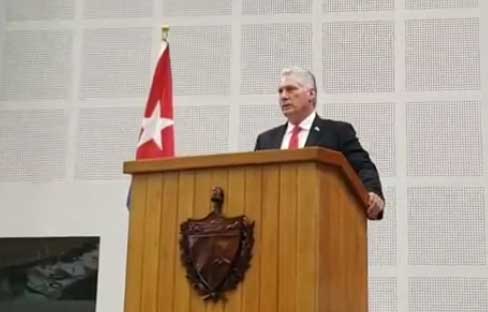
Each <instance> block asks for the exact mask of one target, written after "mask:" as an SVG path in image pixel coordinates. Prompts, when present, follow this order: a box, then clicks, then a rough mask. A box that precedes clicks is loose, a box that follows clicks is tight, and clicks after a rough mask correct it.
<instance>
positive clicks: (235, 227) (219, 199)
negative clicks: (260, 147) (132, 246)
mask: <svg viewBox="0 0 488 312" xmlns="http://www.w3.org/2000/svg"><path fill="white" fill-rule="evenodd" d="M223 199H224V195H223V191H222V189H221V188H219V187H216V188H214V189H213V194H212V198H211V200H212V202H213V211H212V212H210V213H209V214H208V215H207V216H206V217H205V218H203V219H188V220H187V221H186V222H184V223H182V224H181V239H180V247H181V258H182V262H183V265H184V266H185V268H186V271H187V278H188V280H189V281H190V283H191V284H192V286H193V287H194V288H195V289H196V290H197V291H198V293H199V294H200V295H201V296H202V297H203V299H204V300H209V299H211V300H214V301H217V300H219V299H225V296H224V292H225V291H228V290H231V289H234V288H235V287H236V286H237V284H238V283H239V282H240V281H241V280H242V279H243V278H244V273H245V272H246V270H247V269H248V268H249V263H250V260H251V256H252V254H251V251H252V247H253V244H254V237H253V229H254V222H252V223H251V222H250V221H249V220H248V219H247V218H246V217H245V216H239V217H234V218H225V217H224V216H223V215H222V204H223Z"/></svg>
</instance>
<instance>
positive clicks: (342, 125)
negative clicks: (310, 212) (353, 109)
mask: <svg viewBox="0 0 488 312" xmlns="http://www.w3.org/2000/svg"><path fill="white" fill-rule="evenodd" d="M278 92H279V99H280V107H281V111H282V112H283V115H285V117H286V118H287V119H288V122H287V123H286V124H284V125H281V126H278V127H276V128H273V129H271V130H268V131H266V132H263V133H261V134H260V135H259V136H258V138H257V140H256V148H255V149H256V150H264V149H296V148H302V147H306V146H322V147H325V148H329V149H333V150H336V151H339V152H342V154H344V156H345V157H346V158H347V160H348V161H349V163H350V164H351V166H352V167H353V168H354V170H355V171H356V172H357V174H358V175H359V177H360V178H361V180H362V181H363V183H364V185H365V186H366V188H367V189H368V191H369V206H368V209H367V215H368V218H369V219H372V220H378V219H381V218H383V211H384V207H385V202H384V197H383V192H382V189H381V182H380V179H379V175H378V170H377V169H376V166H375V165H374V163H373V162H372V161H371V159H370V157H369V154H368V152H366V151H365V150H364V149H363V148H362V147H361V144H360V143H359V140H358V138H357V137H356V132H355V131H354V128H353V127H352V126H351V125H350V124H348V123H346V122H342V121H335V120H329V119H322V118H320V117H319V116H318V115H317V113H316V112H315V106H316V103H317V88H316V84H315V78H314V76H313V75H312V73H310V72H309V71H307V70H304V69H301V68H298V67H294V68H291V69H288V68H287V69H284V70H283V71H282V73H281V81H280V85H279V88H278Z"/></svg>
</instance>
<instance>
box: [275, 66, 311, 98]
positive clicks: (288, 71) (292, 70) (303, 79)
mask: <svg viewBox="0 0 488 312" xmlns="http://www.w3.org/2000/svg"><path fill="white" fill-rule="evenodd" d="M286 76H293V77H295V78H297V80H298V81H299V82H300V83H301V84H303V85H304V86H306V87H309V88H311V89H313V90H314V91H315V92H317V85H316V83H315V77H314V75H313V74H312V73H311V72H310V71H308V70H306V69H303V68H301V67H298V66H293V67H287V68H283V69H282V70H281V77H286Z"/></svg>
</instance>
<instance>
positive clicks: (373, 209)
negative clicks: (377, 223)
mask: <svg viewBox="0 0 488 312" xmlns="http://www.w3.org/2000/svg"><path fill="white" fill-rule="evenodd" d="M384 209H385V202H384V201H383V199H381V197H379V196H378V195H377V194H376V193H373V192H369V205H368V210H367V212H366V214H367V215H368V219H370V220H376V219H378V217H379V216H380V215H381V213H382V212H383V210H384Z"/></svg>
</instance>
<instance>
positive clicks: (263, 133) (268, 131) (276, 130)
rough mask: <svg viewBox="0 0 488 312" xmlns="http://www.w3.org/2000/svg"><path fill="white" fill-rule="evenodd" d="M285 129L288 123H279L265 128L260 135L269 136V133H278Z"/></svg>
mask: <svg viewBox="0 0 488 312" xmlns="http://www.w3.org/2000/svg"><path fill="white" fill-rule="evenodd" d="M283 129H286V124H284V125H283V124H282V125H279V126H277V127H274V128H271V129H268V130H265V131H263V132H261V133H260V134H259V136H268V135H273V134H276V133H280V132H282V131H283Z"/></svg>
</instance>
